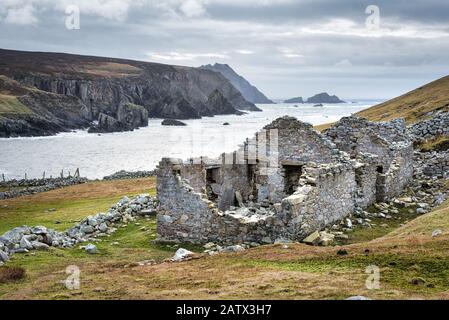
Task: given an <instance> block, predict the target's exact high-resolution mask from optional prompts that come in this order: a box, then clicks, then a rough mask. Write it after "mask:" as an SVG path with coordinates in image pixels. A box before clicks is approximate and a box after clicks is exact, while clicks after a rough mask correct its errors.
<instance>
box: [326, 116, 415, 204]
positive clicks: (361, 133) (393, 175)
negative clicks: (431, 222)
mask: <svg viewBox="0 0 449 320" xmlns="http://www.w3.org/2000/svg"><path fill="white" fill-rule="evenodd" d="M325 135H327V136H328V137H330V138H331V139H332V141H333V142H334V143H335V144H336V145H337V147H338V148H339V149H341V150H344V151H346V152H348V153H349V154H350V155H351V157H353V158H359V159H361V161H362V162H368V163H369V165H370V166H371V168H367V167H366V164H365V169H360V170H362V172H361V174H360V175H358V177H361V176H364V175H365V174H367V175H368V177H369V179H371V183H370V182H368V180H367V177H365V178H362V180H364V183H363V187H362V189H363V193H364V194H365V196H363V198H359V203H360V204H363V205H368V204H370V203H372V199H374V197H373V192H374V193H375V194H376V196H375V198H376V200H377V201H386V200H387V199H389V198H392V197H394V196H396V195H398V194H399V193H401V191H402V190H403V188H404V187H405V186H406V185H407V184H408V183H409V182H410V180H411V179H412V177H413V145H412V141H411V139H410V138H409V136H408V134H407V128H406V126H405V122H404V120H402V119H397V120H393V121H390V122H370V121H368V120H366V119H364V118H359V117H355V116H351V117H345V118H342V119H341V120H340V121H338V122H337V123H336V124H335V125H334V126H332V127H331V128H329V129H327V130H326V131H325ZM362 154H365V155H366V154H371V155H374V156H376V157H375V158H372V159H371V160H368V159H366V157H365V156H362V158H360V157H361V155H362ZM374 168H376V171H377V176H376V178H375V179H374V175H373V172H374ZM374 180H376V183H375V184H374ZM368 186H370V187H371V188H373V189H372V191H371V192H370V191H369V190H368Z"/></svg>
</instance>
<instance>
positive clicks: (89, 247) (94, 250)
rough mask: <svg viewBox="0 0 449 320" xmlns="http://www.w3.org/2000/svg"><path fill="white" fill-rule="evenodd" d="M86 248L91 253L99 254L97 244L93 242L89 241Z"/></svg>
mask: <svg viewBox="0 0 449 320" xmlns="http://www.w3.org/2000/svg"><path fill="white" fill-rule="evenodd" d="M84 250H85V251H86V252H87V253H89V254H97V253H98V249H97V246H96V245H94V244H92V243H89V244H88V245H87V246H85V247H84Z"/></svg>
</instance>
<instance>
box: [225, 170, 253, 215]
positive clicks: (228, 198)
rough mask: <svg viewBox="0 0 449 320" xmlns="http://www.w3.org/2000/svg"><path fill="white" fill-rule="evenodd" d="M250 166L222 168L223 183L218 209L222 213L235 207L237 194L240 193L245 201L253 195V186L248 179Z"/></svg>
mask: <svg viewBox="0 0 449 320" xmlns="http://www.w3.org/2000/svg"><path fill="white" fill-rule="evenodd" d="M248 169H249V168H248V166H247V165H245V164H233V165H223V166H222V168H221V172H222V176H223V181H222V185H221V194H220V197H219V200H218V208H219V209H220V210H222V211H224V210H228V209H229V207H230V206H234V205H235V204H236V203H235V193H236V191H238V192H240V194H241V195H242V197H243V199H245V200H247V199H248V197H249V195H251V194H252V191H253V186H252V185H251V183H250V179H249V177H248V174H249V171H248Z"/></svg>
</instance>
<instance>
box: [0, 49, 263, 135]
mask: <svg viewBox="0 0 449 320" xmlns="http://www.w3.org/2000/svg"><path fill="white" fill-rule="evenodd" d="M0 61H1V63H0V77H3V78H5V79H8V84H10V83H14V84H17V86H19V87H20V88H19V89H23V90H13V91H14V92H11V90H10V89H9V88H8V87H7V86H6V85H5V84H2V82H1V81H0V93H5V92H8V94H12V95H13V96H15V97H17V98H18V99H19V100H20V101H21V103H22V104H23V105H24V106H25V108H28V109H29V110H30V112H29V113H19V112H15V111H14V112H12V114H7V113H3V112H2V118H1V119H0V129H1V131H0V132H1V133H0V135H3V136H11V135H45V134H54V133H55V132H61V131H67V130H70V129H75V128H85V127H88V126H89V123H90V122H92V121H96V120H98V117H99V115H100V114H101V113H103V114H105V115H108V116H110V117H112V118H114V119H116V120H118V121H120V122H125V123H128V120H129V115H130V114H131V113H132V114H133V119H132V120H131V122H133V123H134V122H135V120H136V119H137V118H139V117H135V114H134V113H133V112H129V110H130V109H129V108H127V109H126V110H124V109H123V107H121V106H124V105H127V104H128V105H129V104H133V105H138V106H142V107H143V108H144V109H145V110H146V111H147V112H148V116H150V117H159V118H173V119H176V118H178V119H190V118H199V117H201V116H210V115H216V114H221V112H222V111H223V110H224V111H225V112H226V113H228V110H230V108H228V106H227V105H226V106H216V105H210V104H208V99H209V97H210V95H211V94H212V93H213V92H214V91H215V90H219V91H220V93H221V94H222V95H223V96H224V97H225V98H226V99H227V101H228V102H229V103H230V104H231V105H232V107H233V109H234V110H235V111H234V112H235V113H238V111H237V110H249V111H258V110H259V109H258V108H257V107H256V106H255V105H254V104H253V103H251V102H248V101H247V100H245V98H244V97H243V96H242V95H241V93H240V92H239V91H238V90H237V89H236V88H235V87H234V86H233V85H232V84H231V83H230V82H229V81H228V80H227V79H226V78H225V77H224V76H223V75H221V74H220V73H217V72H214V71H211V70H206V69H198V68H189V67H181V66H171V65H163V64H157V63H148V62H140V61H131V60H122V59H112V58H103V57H89V56H77V55H69V54H55V53H36V52H22V51H10V50H0ZM216 107H218V108H216ZM121 108H122V109H121ZM139 113H140V115H141V116H142V115H143V113H142V112H141V111H139ZM124 114H126V115H125V116H123V115H124ZM124 117H126V118H127V119H128V120H126V121H123V119H124ZM5 119H8V120H5ZM138 122H140V123H141V125H143V124H144V119H142V117H141V118H140V120H138ZM36 123H40V124H43V125H42V126H40V125H36ZM128 126H129V123H128ZM41 127H42V129H40V128H41ZM133 127H135V124H133Z"/></svg>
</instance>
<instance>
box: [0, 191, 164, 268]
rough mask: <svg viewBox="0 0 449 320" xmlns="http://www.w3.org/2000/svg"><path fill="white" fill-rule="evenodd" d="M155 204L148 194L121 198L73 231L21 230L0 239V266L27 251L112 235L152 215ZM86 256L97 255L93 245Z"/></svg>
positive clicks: (67, 246)
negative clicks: (136, 220) (124, 225)
mask: <svg viewBox="0 0 449 320" xmlns="http://www.w3.org/2000/svg"><path fill="white" fill-rule="evenodd" d="M157 206H158V204H157V200H156V199H155V198H152V197H150V196H149V195H147V194H143V195H139V196H137V197H135V198H133V199H129V198H128V197H124V198H123V199H121V200H120V201H119V202H118V203H117V204H115V205H114V206H112V207H111V208H110V209H109V211H108V212H107V213H98V214H96V215H94V216H89V217H87V218H85V219H83V220H81V221H80V222H79V223H76V224H75V225H74V226H73V227H72V228H70V229H68V230H66V231H63V232H59V231H56V230H53V229H48V228H46V227H44V226H35V227H29V226H21V227H17V228H14V229H12V230H10V231H8V232H6V233H4V234H3V235H2V236H0V265H1V264H3V263H4V262H6V261H8V260H9V258H10V256H11V255H12V254H14V253H23V252H28V251H30V250H46V249H48V248H49V247H50V246H51V247H60V248H70V247H73V246H74V245H76V244H78V243H82V242H86V241H89V240H95V239H96V238H97V237H101V236H104V235H109V234H112V233H113V232H115V231H116V229H117V227H118V226H119V225H121V224H123V223H128V222H130V221H134V220H135V219H136V217H138V216H148V215H154V214H155V210H156V208H157ZM85 249H86V251H87V252H88V253H96V247H95V245H92V244H89V245H88V246H86V247H85Z"/></svg>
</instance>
